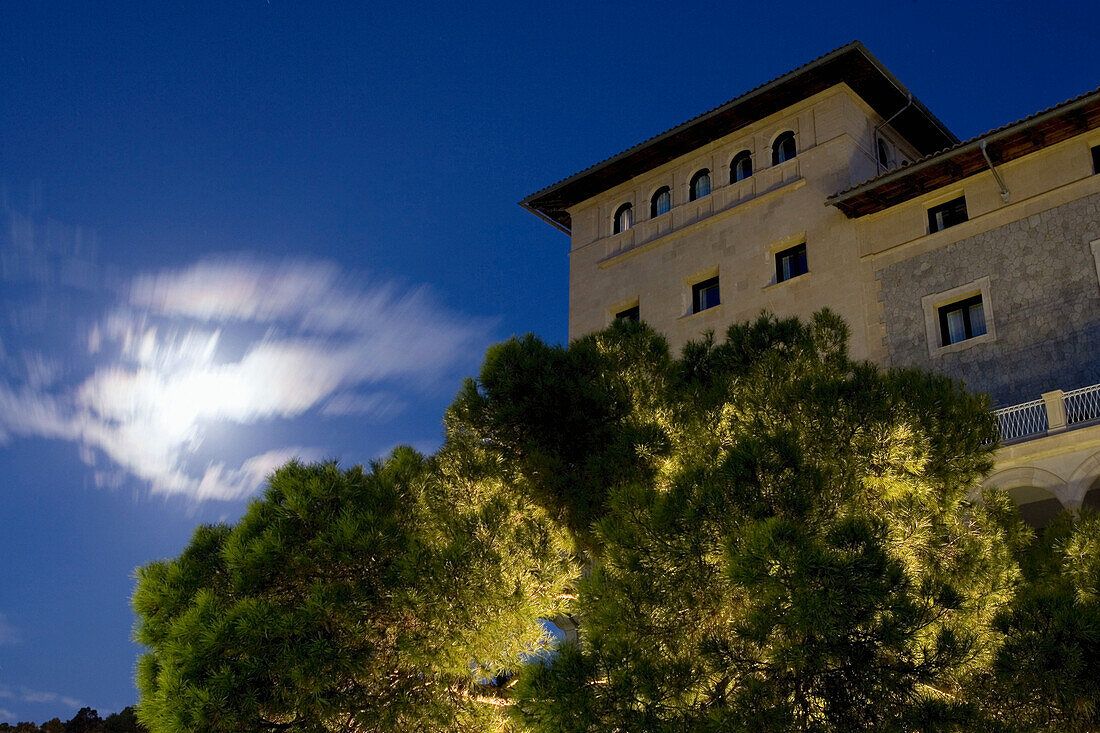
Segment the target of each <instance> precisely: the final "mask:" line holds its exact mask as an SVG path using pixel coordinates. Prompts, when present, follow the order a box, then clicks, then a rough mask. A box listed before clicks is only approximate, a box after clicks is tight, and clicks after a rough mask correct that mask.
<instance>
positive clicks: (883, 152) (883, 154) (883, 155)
mask: <svg viewBox="0 0 1100 733" xmlns="http://www.w3.org/2000/svg"><path fill="white" fill-rule="evenodd" d="M877 147H878V164H879V167H880V168H881V169H882V170H889V168H890V148H889V146H887V145H886V141H885V140H883V139H882V138H881V137H880V138H879V139H878V146H877Z"/></svg>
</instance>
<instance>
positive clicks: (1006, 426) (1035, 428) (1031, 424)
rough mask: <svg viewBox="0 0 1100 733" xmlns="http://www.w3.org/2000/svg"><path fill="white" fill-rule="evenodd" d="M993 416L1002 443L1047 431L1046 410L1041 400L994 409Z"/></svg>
mask: <svg viewBox="0 0 1100 733" xmlns="http://www.w3.org/2000/svg"><path fill="white" fill-rule="evenodd" d="M993 416H994V417H995V418H997V429H998V430H999V431H1000V433H1001V442H1002V443H1008V442H1009V441H1012V440H1016V439H1018V438H1023V437H1026V436H1028V435H1035V434H1036V433H1045V432H1046V431H1047V411H1046V406H1045V404H1044V403H1043V400H1032V401H1031V402H1023V403H1021V404H1019V405H1012V406H1011V407H1004V408H1001V409H1000V410H994V411H993Z"/></svg>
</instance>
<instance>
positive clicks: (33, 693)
mask: <svg viewBox="0 0 1100 733" xmlns="http://www.w3.org/2000/svg"><path fill="white" fill-rule="evenodd" d="M0 700H12V701H16V702H23V703H29V704H31V705H38V704H42V703H61V704H62V705H64V706H65V707H67V708H72V709H74V710H75V709H77V708H80V707H82V706H83V704H84V703H82V702H81V701H80V700H78V699H76V698H75V697H69V696H67V695H62V694H59V693H57V692H44V691H42V690H33V689H31V688H29V687H23V686H19V687H10V686H8V685H0ZM9 712H10V711H9ZM0 713H2V711H0ZM0 717H4V716H3V715H0ZM7 717H14V714H12V715H9V716H7Z"/></svg>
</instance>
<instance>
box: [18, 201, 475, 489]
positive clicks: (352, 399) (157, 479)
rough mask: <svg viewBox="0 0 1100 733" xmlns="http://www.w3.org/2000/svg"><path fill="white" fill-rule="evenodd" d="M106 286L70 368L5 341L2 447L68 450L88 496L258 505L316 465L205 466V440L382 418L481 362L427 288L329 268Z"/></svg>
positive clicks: (468, 323) (141, 278)
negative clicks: (218, 433) (252, 429)
mask: <svg viewBox="0 0 1100 733" xmlns="http://www.w3.org/2000/svg"><path fill="white" fill-rule="evenodd" d="M23 224H24V225H25V224H26V223H25V222H23ZM20 237H21V238H20V239H19V242H20V244H19V246H18V247H17V248H16V249H17V250H18V251H19V252H20V253H22V254H23V256H24V259H27V260H29V261H31V263H32V264H34V265H35V266H34V267H25V268H23V270H21V273H23V274H26V273H25V272H24V270H29V271H30V272H32V273H33V274H34V275H35V276H39V275H42V273H43V271H44V269H45V265H42V264H41V263H39V262H38V260H36V259H35V258H34V257H33V256H30V254H28V253H33V251H34V250H33V247H29V245H28V244H27V239H28V235H27V234H26V232H23V233H22V234H20ZM47 274H48V273H47ZM115 283H116V284H115V285H113V286H111V287H109V288H107V287H105V288H104V290H103V293H101V295H104V299H105V301H106V305H105V306H104V307H103V308H102V311H101V313H100V314H99V315H98V316H96V315H94V313H93V314H92V316H91V317H88V318H87V321H86V322H87V323H89V324H90V325H88V326H87V327H86V329H85V330H84V331H83V332H80V333H77V334H74V335H73V337H72V338H73V342H72V343H71V344H69V353H67V354H53V353H47V352H45V351H44V350H40V351H34V350H29V349H28V350H24V351H22V352H20V353H19V355H18V357H12V356H11V355H10V353H11V341H12V340H11V338H10V337H9V338H6V339H5V340H4V341H0V343H6V344H7V346H8V352H7V353H8V356H7V357H5V358H4V361H5V363H6V364H7V365H8V367H7V369H6V372H7V377H5V376H4V373H3V372H0V443H2V442H4V441H9V442H10V441H11V440H12V439H14V438H15V437H17V436H35V437H46V438H56V439H61V440H67V441H72V442H74V443H76V444H77V445H79V446H80V449H81V450H80V455H81V457H82V459H83V460H84V461H85V463H87V464H89V465H90V466H91V467H92V468H93V475H94V477H95V480H96V482H97V483H102V484H117V483H118V482H119V480H120V478H122V477H123V475H129V476H132V477H136V478H138V479H140V480H142V481H145V482H147V483H148V485H149V486H150V487H151V489H152V490H153V491H154V492H157V493H165V494H180V495H184V496H187V497H190V498H193V499H196V500H203V499H234V498H237V497H240V496H244V495H248V494H251V493H253V492H254V491H256V489H257V488H258V487H259V486H260V485H261V484H262V482H263V480H264V477H265V476H266V475H267V473H268V472H269V471H270V470H271V469H273V468H274V467H276V466H277V465H279V464H280V463H282V462H284V461H285V460H287V459H289V458H292V457H295V456H297V457H300V458H302V459H306V460H311V459H314V458H319V457H322V456H323V455H324V453H325V451H324V450H322V449H320V448H317V447H311V446H309V445H299V446H293V447H290V446H286V445H275V446H272V447H271V448H270V449H269V450H265V451H264V452H263V453H261V454H259V455H255V456H253V457H251V458H247V459H244V460H240V459H238V461H239V462H237V463H234V462H232V461H230V460H228V459H216V458H215V459H210V458H206V459H204V460H203V461H201V462H200V461H199V459H198V456H199V455H200V448H202V447H203V446H204V440H205V439H206V438H207V436H208V435H209V433H210V431H211V429H212V428H213V427H215V426H256V425H259V424H260V423H268V422H271V421H276V420H291V419H294V418H297V417H300V416H303V415H305V414H307V413H311V414H315V415H316V416H318V417H319V418H325V417H336V416H348V415H357V416H363V417H367V418H370V417H374V418H379V419H381V418H384V417H387V416H391V415H393V414H395V413H396V412H399V411H400V410H401V409H403V407H404V405H405V404H406V402H407V399H406V398H405V397H403V396H402V394H403V393H408V394H410V395H411V394H412V393H413V392H414V391H416V390H419V389H421V388H423V387H424V386H425V385H430V384H433V383H435V382H437V381H438V380H439V378H440V377H441V376H443V375H445V374H447V373H448V370H450V369H453V368H454V367H455V366H456V364H458V363H462V362H466V361H469V360H471V359H473V358H474V357H476V355H477V353H478V352H479V351H480V349H481V348H482V347H483V346H484V344H485V343H486V341H487V340H488V331H489V327H490V324H489V323H487V322H485V321H483V320H482V321H479V320H475V319H470V318H464V317H461V316H459V315H457V314H455V313H453V312H450V311H448V310H447V309H446V308H444V307H442V306H441V305H439V304H438V303H437V302H435V300H434V299H433V298H432V297H431V295H430V293H429V292H428V290H427V289H425V288H412V289H407V288H406V289H403V288H399V287H398V286H396V285H394V284H393V283H388V282H377V281H372V280H370V279H367V278H365V277H363V276H362V275H360V274H355V273H349V272H346V271H345V270H343V269H342V268H340V267H339V266H338V265H336V264H334V263H330V262H318V261H312V260H282V261H270V260H264V259H259V258H255V257H223V258H216V259H206V260H202V261H199V262H196V263H194V264H191V265H188V266H186V267H183V268H176V269H165V270H162V271H159V272H153V273H144V274H139V275H137V276H135V277H132V278H130V279H129V280H128V281H127V280H125V279H116V280H115ZM74 355H79V356H80V358H79V359H77V358H75V356H74ZM79 363H84V364H85V366H84V367H83V370H81V369H79V368H76V367H73V366H72V365H73V364H79ZM66 365H67V366H66ZM207 448H209V446H207ZM207 452H208V451H207ZM203 455H205V452H204V453H203ZM120 471H121V472H124V474H122V475H120Z"/></svg>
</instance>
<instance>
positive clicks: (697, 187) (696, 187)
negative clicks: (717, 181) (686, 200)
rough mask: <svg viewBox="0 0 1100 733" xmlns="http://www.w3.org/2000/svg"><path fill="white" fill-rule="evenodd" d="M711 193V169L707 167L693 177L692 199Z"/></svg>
mask: <svg viewBox="0 0 1100 733" xmlns="http://www.w3.org/2000/svg"><path fill="white" fill-rule="evenodd" d="M709 193H710V171H709V170H708V169H706V168H704V169H703V170H701V171H699V172H697V173H696V174H695V175H694V176H692V177H691V200H692V201H695V200H696V199H701V198H703V197H704V196H706V195H707V194H709Z"/></svg>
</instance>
